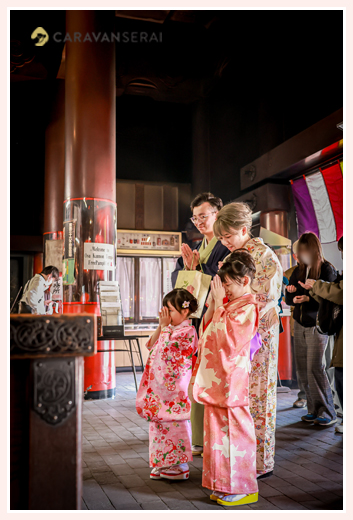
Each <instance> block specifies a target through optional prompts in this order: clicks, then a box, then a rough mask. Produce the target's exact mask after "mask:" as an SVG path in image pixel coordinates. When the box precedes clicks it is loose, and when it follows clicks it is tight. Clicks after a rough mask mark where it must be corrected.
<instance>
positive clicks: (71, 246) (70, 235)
mask: <svg viewBox="0 0 353 520" xmlns="http://www.w3.org/2000/svg"><path fill="white" fill-rule="evenodd" d="M63 231H64V239H63V240H64V258H74V257H75V221H73V220H69V221H68V222H64V229H63Z"/></svg>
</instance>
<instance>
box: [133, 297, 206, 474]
mask: <svg viewBox="0 0 353 520" xmlns="http://www.w3.org/2000/svg"><path fill="white" fill-rule="evenodd" d="M197 307H198V302H197V299H196V298H195V297H194V296H193V295H192V294H191V293H190V292H189V291H187V290H186V289H174V290H173V291H171V292H170V293H168V294H167V295H166V296H165V297H164V299H163V308H162V309H161V311H160V313H159V326H158V328H157V330H156V331H155V332H154V333H153V335H152V336H151V337H150V339H149V340H148V343H147V345H146V347H147V348H148V349H149V350H150V354H149V357H148V361H147V364H146V368H145V371H144V373H143V376H142V379H141V383H140V387H139V390H138V393H137V397H136V410H137V413H138V414H139V415H140V416H141V417H143V418H144V419H146V420H147V421H149V423H150V432H149V437H150V445H149V452H150V455H149V459H150V467H151V468H153V469H152V471H151V474H150V477H151V478H152V479H155V480H157V479H160V478H166V479H171V480H186V479H188V478H189V466H188V461H191V460H192V450H191V424H190V410H191V402H190V400H189V397H188V386H189V383H190V379H191V374H192V356H193V354H194V353H195V352H196V350H197V343H198V339H197V333H196V330H195V328H194V327H193V326H192V325H190V323H189V320H188V316H189V315H190V314H193V313H194V312H195V311H196V310H197Z"/></svg>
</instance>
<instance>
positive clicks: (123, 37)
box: [53, 31, 162, 43]
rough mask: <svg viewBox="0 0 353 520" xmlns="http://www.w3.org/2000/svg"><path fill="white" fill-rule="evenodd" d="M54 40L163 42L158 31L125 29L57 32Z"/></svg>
mask: <svg viewBox="0 0 353 520" xmlns="http://www.w3.org/2000/svg"><path fill="white" fill-rule="evenodd" d="M53 40H54V41H55V42H57V43H61V42H74V43H75V42H79V43H81V42H82V43H84V42H96V43H102V42H117V43H161V42H162V33H161V32H159V33H156V32H151V33H148V32H144V31H141V32H139V31H131V32H128V31H124V32H121V33H120V32H117V33H110V34H108V33H106V32H103V33H102V32H99V33H94V32H91V33H85V34H82V33H80V32H74V33H73V34H70V33H65V34H64V35H63V33H61V32H56V33H54V35H53Z"/></svg>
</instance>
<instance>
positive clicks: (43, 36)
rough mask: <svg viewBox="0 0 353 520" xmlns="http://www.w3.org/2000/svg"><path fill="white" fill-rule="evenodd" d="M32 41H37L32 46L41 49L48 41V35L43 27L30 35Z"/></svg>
mask: <svg viewBox="0 0 353 520" xmlns="http://www.w3.org/2000/svg"><path fill="white" fill-rule="evenodd" d="M31 38H32V40H37V41H36V42H35V43H34V45H36V46H37V47H43V45H45V44H46V43H47V41H48V40H49V35H48V33H47V31H46V30H45V29H43V27H37V29H34V31H33V32H32V34H31Z"/></svg>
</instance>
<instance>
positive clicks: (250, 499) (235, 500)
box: [217, 493, 259, 507]
mask: <svg viewBox="0 0 353 520" xmlns="http://www.w3.org/2000/svg"><path fill="white" fill-rule="evenodd" d="M258 499H259V493H251V494H250V495H227V494H225V495H224V496H223V497H222V498H219V499H218V500H217V504H220V505H221V506H228V507H229V506H243V505H245V504H253V503H254V502H257V501H258Z"/></svg>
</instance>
